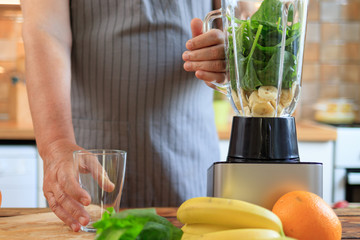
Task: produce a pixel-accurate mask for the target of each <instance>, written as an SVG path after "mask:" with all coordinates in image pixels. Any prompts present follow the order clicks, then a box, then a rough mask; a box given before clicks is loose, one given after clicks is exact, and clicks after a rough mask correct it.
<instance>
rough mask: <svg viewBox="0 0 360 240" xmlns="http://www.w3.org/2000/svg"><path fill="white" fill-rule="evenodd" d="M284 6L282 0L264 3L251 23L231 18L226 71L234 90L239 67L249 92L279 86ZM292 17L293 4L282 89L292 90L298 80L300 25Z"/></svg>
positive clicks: (291, 11)
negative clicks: (264, 87) (263, 87)
mask: <svg viewBox="0 0 360 240" xmlns="http://www.w3.org/2000/svg"><path fill="white" fill-rule="evenodd" d="M283 7H284V6H283V3H282V2H281V1H279V0H264V1H263V2H262V4H261V6H260V7H259V9H258V10H257V11H256V12H255V13H254V14H253V16H252V17H251V18H250V19H248V20H240V19H237V18H234V19H231V17H229V16H228V19H229V21H231V25H232V27H230V28H229V29H228V33H229V34H228V48H227V60H228V63H227V68H228V72H229V77H230V83H231V88H232V89H234V90H236V89H237V87H238V86H237V83H236V67H237V69H238V74H239V80H240V82H239V84H240V87H241V88H243V89H244V90H246V91H253V90H256V89H257V88H258V87H260V86H268V85H269V86H275V87H277V85H278V84H277V81H278V74H279V73H278V72H279V68H280V65H279V64H280V61H279V60H280V49H281V40H282V34H283V26H282V24H283V23H282V20H281V16H282V9H283ZM293 15H294V6H293V4H291V5H290V6H289V8H288V24H287V26H286V27H285V29H286V38H285V52H284V64H283V79H282V80H283V82H282V87H283V88H290V87H291V86H292V83H293V82H294V81H296V71H297V61H296V58H297V55H298V51H299V43H300V31H301V24H300V23H293V20H294V18H293ZM233 31H235V32H234V34H233ZM233 38H235V39H233ZM234 41H235V42H234ZM234 43H236V44H235V45H234ZM234 48H236V49H234ZM235 59H237V65H236V61H235Z"/></svg>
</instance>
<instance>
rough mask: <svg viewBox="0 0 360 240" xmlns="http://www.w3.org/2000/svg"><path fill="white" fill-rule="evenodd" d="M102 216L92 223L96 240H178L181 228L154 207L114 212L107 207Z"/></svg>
mask: <svg viewBox="0 0 360 240" xmlns="http://www.w3.org/2000/svg"><path fill="white" fill-rule="evenodd" d="M107 210H108V212H105V213H104V214H103V216H102V218H101V219H100V220H99V221H97V222H96V223H94V224H93V226H94V228H96V229H97V230H96V238H95V239H96V240H180V239H181V236H182V231H181V229H178V228H177V227H175V226H174V225H173V224H172V223H171V222H169V221H168V220H167V219H166V218H164V217H161V216H159V215H157V214H156V211H155V209H153V208H146V209H129V210H124V211H122V212H119V213H115V211H114V209H113V208H108V209H107Z"/></svg>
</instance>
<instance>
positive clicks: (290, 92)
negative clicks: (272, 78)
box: [280, 83, 297, 108]
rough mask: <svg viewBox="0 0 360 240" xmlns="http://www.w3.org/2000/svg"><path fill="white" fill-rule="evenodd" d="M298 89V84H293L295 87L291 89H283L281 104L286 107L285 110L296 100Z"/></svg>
mask: <svg viewBox="0 0 360 240" xmlns="http://www.w3.org/2000/svg"><path fill="white" fill-rule="evenodd" d="M296 88H297V84H296V83H293V85H292V87H291V88H290V89H282V90H281V95H280V103H281V104H282V105H283V106H284V108H286V107H288V106H290V104H291V102H292V100H293V98H294V95H295V91H296Z"/></svg>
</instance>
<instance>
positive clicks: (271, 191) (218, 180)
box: [207, 162, 323, 209]
mask: <svg viewBox="0 0 360 240" xmlns="http://www.w3.org/2000/svg"><path fill="white" fill-rule="evenodd" d="M322 168H323V166H322V163H315V162H297V163H283V162H279V163H277V162H269V163H267V162H261V163H248V162H246V163H245V162H244V163H242V162H237V163H233V162H215V163H214V164H213V165H212V166H211V167H210V168H209V169H208V177H207V195H208V196H210V197H222V198H231V199H238V200H243V201H247V202H251V203H254V204H257V205H260V206H262V207H265V208H267V209H271V208H272V207H273V205H274V204H275V202H276V201H277V200H278V199H279V198H280V197H281V196H282V195H284V194H285V193H287V192H290V191H295V190H305V191H309V192H312V193H315V194H317V195H318V196H320V197H322V191H323V189H322V186H323V175H322V173H323V171H322Z"/></svg>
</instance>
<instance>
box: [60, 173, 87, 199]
mask: <svg viewBox="0 0 360 240" xmlns="http://www.w3.org/2000/svg"><path fill="white" fill-rule="evenodd" d="M57 181H58V183H59V184H60V185H61V186H62V187H63V190H64V191H65V193H67V194H68V195H70V196H71V197H72V198H73V199H75V200H76V201H78V202H80V203H81V204H83V205H85V206H87V205H89V204H90V202H91V197H90V195H89V194H88V193H87V192H86V190H84V189H83V188H82V187H81V186H80V183H79V180H78V179H75V177H74V176H73V175H71V173H70V174H69V173H68V172H64V171H59V172H58V174H57Z"/></svg>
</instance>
